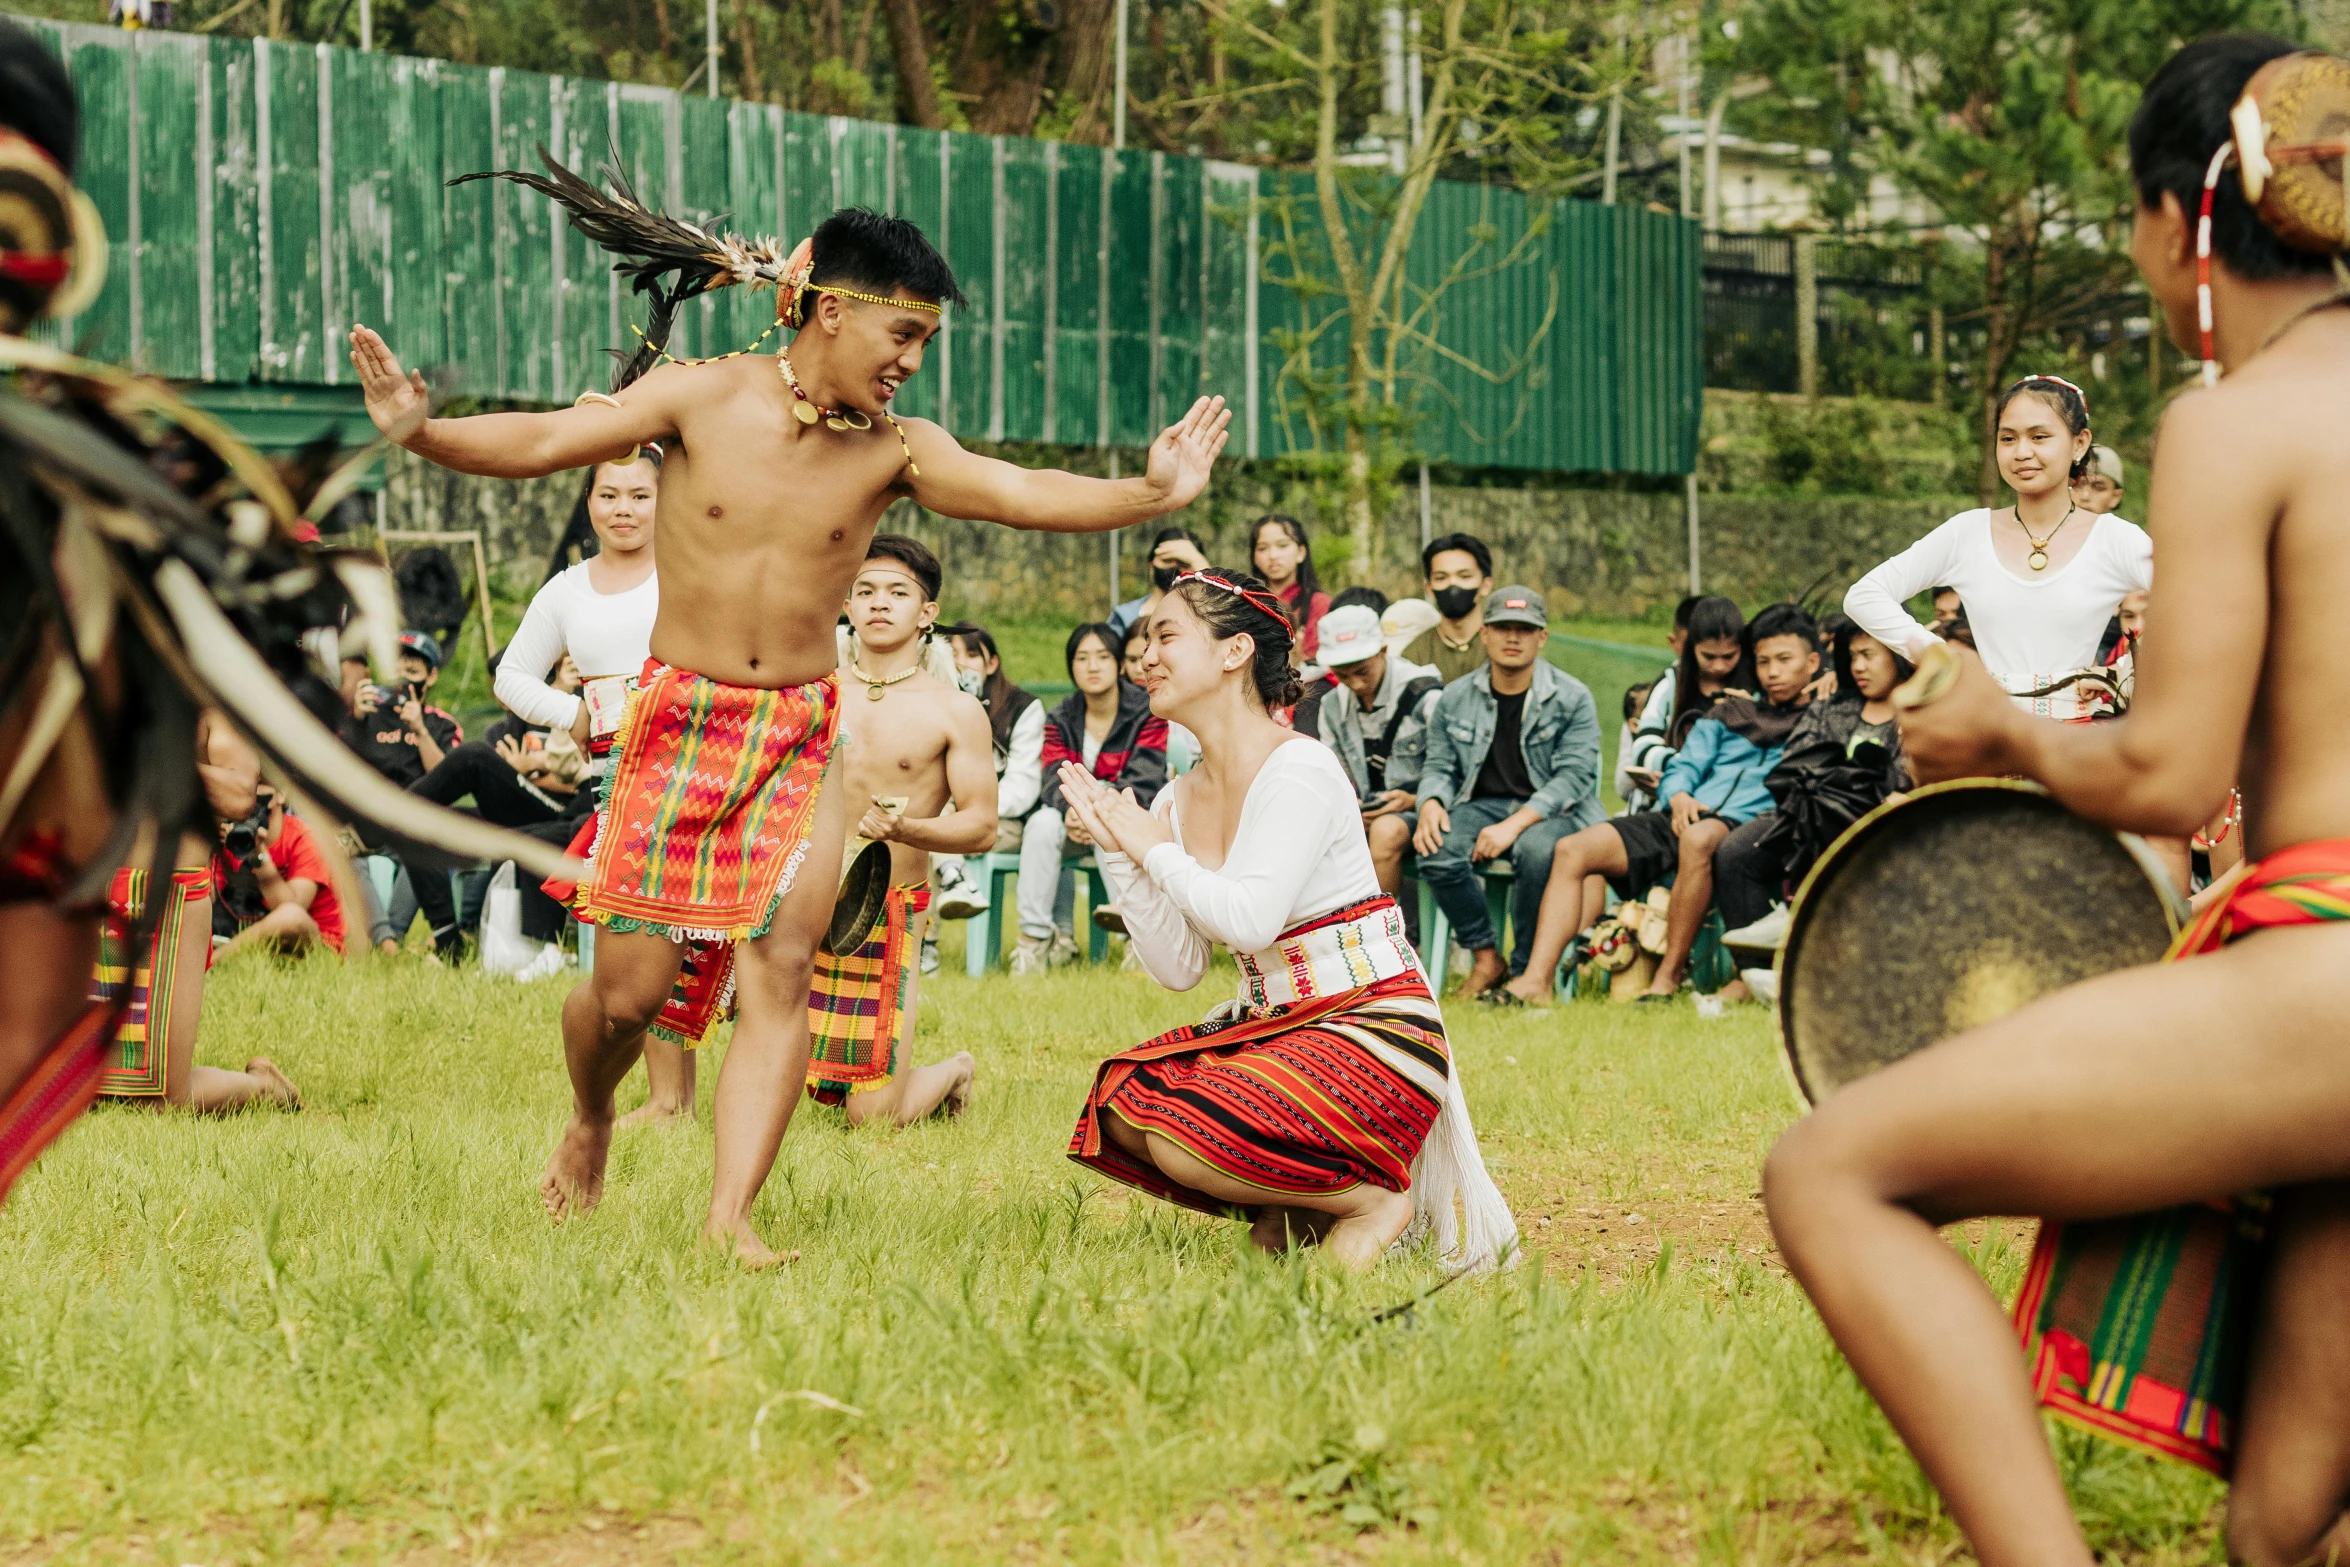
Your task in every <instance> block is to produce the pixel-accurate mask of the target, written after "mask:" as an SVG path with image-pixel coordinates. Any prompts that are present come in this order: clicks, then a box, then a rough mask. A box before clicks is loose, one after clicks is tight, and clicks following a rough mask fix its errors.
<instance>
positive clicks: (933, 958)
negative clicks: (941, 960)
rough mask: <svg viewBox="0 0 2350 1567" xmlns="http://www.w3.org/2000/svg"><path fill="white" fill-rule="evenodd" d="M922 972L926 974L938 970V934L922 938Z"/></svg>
mask: <svg viewBox="0 0 2350 1567" xmlns="http://www.w3.org/2000/svg"><path fill="white" fill-rule="evenodd" d="M922 972H923V973H924V974H926V975H927V974H935V973H937V972H938V938H937V937H936V936H925V937H923V938H922Z"/></svg>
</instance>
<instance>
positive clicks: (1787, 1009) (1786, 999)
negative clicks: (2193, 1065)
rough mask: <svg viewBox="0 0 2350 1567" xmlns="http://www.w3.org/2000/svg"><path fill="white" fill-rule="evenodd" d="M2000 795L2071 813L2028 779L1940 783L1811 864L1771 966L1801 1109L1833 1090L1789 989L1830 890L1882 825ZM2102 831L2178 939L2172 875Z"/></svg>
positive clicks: (2138, 841)
mask: <svg viewBox="0 0 2350 1567" xmlns="http://www.w3.org/2000/svg"><path fill="white" fill-rule="evenodd" d="M1998 793H2005V794H2012V795H2019V796H2024V797H2027V798H2033V799H2039V800H2044V801H2046V802H2048V803H2049V804H2050V805H2052V806H2054V807H2056V808H2057V809H2059V810H2064V809H2066V807H2065V806H2064V804H2063V802H2062V801H2059V800H2058V799H2057V798H2056V796H2055V795H2054V794H2052V793H2051V792H2050V791H2049V790H2047V789H2046V788H2044V787H2042V786H2041V785H2039V784H2037V783H2033V782H2031V781H2030V780H2028V779H2022V778H1952V779H1948V780H1945V781H1944V782H1941V783H1933V784H1923V785H1920V786H1919V787H1917V788H1915V789H1911V790H1909V791H1907V793H1905V794H1904V795H1903V797H1902V798H1901V799H1898V800H1887V801H1886V802H1884V803H1883V804H1881V805H1879V806H1877V807H1876V808H1875V809H1873V810H1871V811H1870V812H1869V813H1868V814H1867V815H1865V816H1863V817H1861V818H1860V819H1859V820H1858V821H1856V822H1854V823H1853V824H1852V825H1851V826H1850V827H1847V828H1845V829H1844V831H1843V832H1841V833H1839V834H1837V836H1836V839H1835V841H1834V842H1833V843H1831V844H1829V845H1828V847H1827V848H1826V849H1825V850H1823V851H1822V852H1821V854H1820V857H1819V858H1818V859H1817V860H1814V861H1813V862H1812V867H1811V869H1810V870H1809V871H1808V872H1806V873H1805V875H1804V878H1803V883H1802V885H1801V886H1799V887H1797V888H1796V891H1795V900H1794V902H1793V903H1792V904H1790V905H1789V906H1788V916H1787V940H1786V942H1785V943H1784V944H1783V945H1782V946H1781V947H1780V948H1779V951H1778V952H1777V954H1776V955H1775V956H1774V957H1773V958H1772V960H1771V971H1772V973H1773V974H1774V975H1775V976H1776V977H1777V978H1778V980H1779V995H1778V1000H1777V1001H1776V1002H1775V1003H1774V1004H1773V1006H1772V1009H1771V1011H1772V1015H1773V1018H1774V1020H1775V1021H1776V1023H1777V1025H1778V1035H1779V1051H1778V1055H1779V1066H1780V1069H1781V1071H1782V1072H1784V1073H1785V1075H1786V1078H1787V1086H1788V1089H1789V1091H1790V1092H1791V1093H1793V1095H1794V1096H1795V1102H1796V1104H1797V1105H1798V1106H1800V1107H1801V1108H1802V1109H1804V1110H1806V1111H1809V1110H1810V1109H1812V1108H1813V1107H1814V1106H1816V1105H1817V1104H1818V1103H1819V1101H1820V1099H1821V1098H1822V1097H1824V1096H1825V1093H1826V1092H1828V1091H1829V1090H1822V1091H1821V1092H1820V1093H1817V1094H1815V1093H1814V1092H1813V1090H1812V1085H1811V1084H1809V1083H1807V1082H1806V1081H1805V1079H1804V1071H1803V1064H1802V1056H1801V1052H1800V1049H1799V1042H1798V1040H1797V1037H1796V1027H1797V1025H1796V1021H1795V1016H1794V1013H1795V1004H1796V1003H1795V995H1796V987H1795V986H1793V985H1791V984H1789V983H1788V978H1789V973H1788V971H1789V969H1790V968H1791V967H1792V966H1793V965H1794V964H1795V963H1796V961H1797V960H1798V958H1799V957H1800V954H1801V951H1802V947H1803V943H1804V938H1805V937H1806V936H1808V935H1809V934H1810V931H1811V927H1812V924H1813V922H1814V920H1815V919H1816V917H1817V915H1818V911H1819V909H1820V907H1821V904H1822V901H1823V898H1824V895H1825V889H1826V888H1827V887H1828V886H1829V885H1831V884H1832V883H1833V882H1834V880H1835V878H1836V877H1837V875H1838V874H1839V873H1840V872H1841V871H1842V870H1843V869H1844V868H1845V867H1847V866H1849V865H1850V864H1851V863H1852V862H1853V860H1854V859H1855V858H1856V856H1857V853H1858V848H1859V846H1860V845H1861V844H1862V843H1864V842H1866V841H1867V840H1868V839H1870V838H1873V837H1874V836H1875V835H1876V834H1877V832H1879V831H1880V830H1882V824H1883V823H1884V822H1886V821H1887V820H1890V819H1892V818H1895V817H1898V816H1900V815H1901V814H1902V813H1903V812H1905V811H1910V810H1913V809H1914V808H1915V807H1917V806H1919V805H1920V804H1930V803H1931V802H1932V801H1934V800H1937V799H1942V798H1947V797H1950V796H1954V795H1979V794H1998ZM2090 825H2092V826H2094V825H2095V824H2093V823H2092V824H2090ZM2097 830H2098V831H2100V832H2109V833H2111V836H2112V837H2113V839H2114V841H2115V842H2117V843H2118V844H2119V845H2120V846H2121V848H2122V850H2123V851H2124V852H2125V853H2126V854H2127V855H2128V857H2129V859H2130V861H2131V862H2132V863H2133V864H2134V865H2135V866H2136V868H2137V870H2138V872H2139V873H2140V875H2141V876H2142V877H2143V878H2144V879H2145V882H2146V885H2147V887H2148V889H2149V890H2150V891H2152V892H2153V893H2154V895H2155V898H2156V901H2157V903H2158V904H2159V906H2160V907H2161V910H2162V918H2163V924H2164V927H2165V929H2166V930H2168V932H2169V933H2170V935H2171V936H2172V937H2173V938H2175V937H2176V936H2177V935H2178V933H2179V930H2180V928H2181V927H2182V926H2183V925H2184V924H2185V923H2186V918H2187V903H2186V900H2185V899H2184V898H2183V897H2181V896H2180V894H2179V891H2178V889H2177V888H2176V887H2174V886H2172V885H2171V879H2170V872H2169V871H2168V870H2167V869H2166V868H2165V867H2164V865H2163V863H2162V861H2161V860H2160V859H2159V858H2158V857H2157V856H2156V855H2155V853H2154V851H2153V850H2152V849H2151V848H2149V847H2148V846H2147V844H2146V840H2145V839H2144V838H2142V837H2140V836H2139V835H2138V834H2136V833H2131V832H2119V831H2114V830H2112V829H2108V828H2098V829H2097Z"/></svg>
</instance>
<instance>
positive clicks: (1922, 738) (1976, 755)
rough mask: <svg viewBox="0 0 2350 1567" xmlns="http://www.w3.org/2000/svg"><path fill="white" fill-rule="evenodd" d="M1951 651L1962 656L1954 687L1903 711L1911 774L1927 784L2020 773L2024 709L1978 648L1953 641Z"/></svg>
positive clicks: (1904, 750)
mask: <svg viewBox="0 0 2350 1567" xmlns="http://www.w3.org/2000/svg"><path fill="white" fill-rule="evenodd" d="M1950 651H1951V652H1952V653H1953V654H1955V655H1956V656H1957V658H1958V676H1957V678H1956V679H1955V680H1953V681H1952V682H1951V684H1950V689H1949V690H1948V691H1946V692H1944V693H1943V694H1942V695H1941V696H1940V697H1938V698H1936V699H1935V700H1934V701H1932V702H1929V703H1928V704H1926V705H1925V706H1924V707H1912V708H1902V709H1900V718H1901V754H1902V758H1903V760H1905V761H1907V762H1908V763H1909V770H1910V775H1911V776H1912V777H1914V778H1915V779H1916V780H1917V781H1918V782H1919V783H1921V784H1927V783H1939V782H1941V781H1942V780H1943V779H1945V778H2001V777H2005V776H2007V775H2008V774H2010V773H2013V772H2016V771H2017V770H2018V755H2019V751H2020V747H2019V746H2018V744H2017V740H2018V735H2017V731H2018V730H2019V729H2020V728H2022V726H2023V725H2024V723H2025V722H2026V718H2025V714H2024V712H2023V710H2022V709H2021V708H2019V707H2017V706H2016V705H2015V702H2014V700H2013V699H2012V698H2010V697H2009V696H2008V694H2007V693H2006V692H2005V691H2003V690H2001V689H2000V688H1999V682H1998V681H1996V680H1993V679H1992V678H1991V674H1990V671H1988V670H1986V669H1985V668H1984V667H1983V660H1982V659H1981V657H1980V656H1978V655H1977V654H1976V652H1975V650H1974V649H1972V648H1968V647H1960V646H1957V645H1956V644H1952V645H1951V647H1950ZM1896 706H1897V707H1898V704H1896Z"/></svg>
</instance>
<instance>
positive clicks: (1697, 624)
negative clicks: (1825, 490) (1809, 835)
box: [1495, 604, 1820, 1006]
mask: <svg viewBox="0 0 2350 1567" xmlns="http://www.w3.org/2000/svg"><path fill="white" fill-rule="evenodd" d="M1704 609H1705V606H1704V605H1702V604H1701V605H1699V606H1698V612H1699V613H1698V614H1695V615H1692V616H1691V617H1690V633H1691V635H1690V646H1691V648H1692V649H1693V650H1694V649H1695V648H1697V647H1699V646H1700V645H1702V644H1701V640H1700V639H1701V638H1702V636H1703V634H1704V631H1705V624H1704V622H1703V621H1702V620H1701V619H1700V618H1699V615H1702V613H1703V612H1704ZM1747 647H1748V650H1749V660H1748V667H1749V668H1751V669H1752V671H1753V678H1754V680H1755V681H1756V682H1757V683H1758V684H1759V685H1760V686H1761V688H1762V695H1761V696H1760V697H1752V696H1747V695H1745V694H1744V693H1743V692H1741V691H1736V690H1732V691H1729V692H1726V693H1725V694H1724V695H1723V696H1722V697H1721V698H1720V699H1719V700H1718V701H1716V702H1715V703H1714V704H1713V706H1712V707H1711V708H1710V709H1709V710H1708V711H1707V713H1706V716H1704V717H1702V718H1700V719H1698V720H1697V722H1696V724H1695V725H1694V726H1693V727H1692V728H1691V729H1690V731H1689V738H1688V740H1687V741H1686V742H1685V743H1684V744H1683V745H1682V746H1681V748H1680V750H1679V751H1678V752H1677V753H1676V754H1675V755H1674V757H1673V759H1672V761H1671V762H1670V763H1668V764H1667V765H1666V767H1665V771H1664V778H1663V781H1662V784H1661V786H1660V788H1659V789H1658V793H1659V795H1660V796H1661V797H1662V798H1663V799H1664V800H1665V801H1666V802H1667V805H1666V808H1665V809H1663V810H1657V811H1636V812H1633V813H1631V814H1628V815H1624V816H1619V817H1617V818H1615V819H1614V820H1613V821H1609V822H1602V823H1600V824H1599V825H1598V826H1596V827H1593V828H1591V829H1589V830H1588V831H1585V832H1579V833H1577V834H1575V835H1574V836H1573V837H1572V838H1568V839H1566V840H1565V841H1564V842H1562V843H1560V844H1559V846H1558V849H1557V851H1556V853H1555V855H1554V857H1553V862H1552V865H1551V868H1550V873H1549V877H1548V882H1549V885H1548V890H1547V891H1546V892H1545V893H1544V895H1543V899H1542V911H1541V915H1540V918H1539V923H1538V926H1537V928H1536V930H1535V933H1534V941H1533V950H1532V953H1531V954H1530V956H1529V958H1528V961H1527V966H1526V969H1525V971H1524V972H1523V973H1521V974H1520V975H1519V976H1518V977H1517V978H1516V979H1515V980H1513V981H1511V983H1510V985H1509V986H1508V994H1509V995H1510V996H1511V997H1513V998H1514V999H1515V1000H1516V1001H1519V1002H1531V1003H1533V1004H1535V1005H1537V1006H1540V1005H1547V1004H1548V1002H1549V1000H1550V992H1551V976H1552V975H1553V974H1554V973H1555V972H1556V971H1557V969H1558V965H1559V960H1560V959H1561V958H1562V957H1564V956H1565V955H1566V950H1567V943H1568V942H1570V941H1572V940H1573V939H1574V938H1575V937H1576V936H1577V935H1579V934H1581V933H1582V931H1583V930H1585V929H1586V928H1587V927H1589V925H1590V924H1591V923H1592V921H1594V920H1596V919H1597V918H1598V917H1599V914H1600V909H1599V908H1597V907H1594V906H1593V904H1594V900H1593V899H1592V898H1591V896H1590V888H1589V887H1588V886H1587V885H1586V880H1585V879H1586V878H1587V877H1589V876H1591V875H1592V874H1594V873H1596V874H1598V875H1601V876H1604V877H1606V878H1607V880H1608V882H1609V884H1610V885H1612V886H1613V887H1614V888H1615V890H1616V895H1617V896H1618V897H1622V898H1637V897H1641V896H1643V895H1644V894H1646V893H1647V892H1648V890H1649V889H1650V888H1652V887H1655V886H1657V885H1659V884H1661V883H1667V882H1669V883H1671V884H1672V888H1673V899H1672V906H1671V908H1670V909H1669V910H1668V911H1667V915H1666V935H1665V950H1664V955H1663V957H1662V958H1661V959H1660V960H1659V961H1658V963H1657V968H1656V977H1655V979H1654V980H1653V981H1652V982H1651V983H1650V986H1649V992H1648V994H1647V995H1646V996H1644V997H1642V998H1641V999H1642V1000H1644V1001H1648V1000H1656V1001H1663V1000H1669V999H1671V997H1672V995H1673V993H1674V992H1675V991H1677V990H1679V989H1680V988H1681V980H1682V976H1683V975H1684V974H1685V973H1686V972H1687V970H1688V967H1689V953H1690V950H1691V949H1692V948H1693V947H1695V946H1696V945H1697V932H1698V928H1699V927H1700V926H1701V925H1703V924H1704V923H1705V915H1706V910H1707V909H1708V908H1709V907H1710V906H1711V905H1712V903H1713V857H1714V850H1715V849H1717V848H1719V847H1721V843H1722V840H1723V839H1724V838H1726V837H1728V836H1729V833H1730V829H1731V828H1733V827H1736V826H1738V825H1739V824H1740V823H1742V822H1747V821H1751V820H1752V819H1753V818H1754V817H1756V816H1759V815H1760V814H1762V813H1763V812H1764V811H1767V810H1769V809H1771V807H1772V805H1773V803H1774V802H1773V801H1772V799H1771V794H1770V790H1769V789H1768V788H1766V787H1765V786H1764V782H1763V780H1764V779H1765V778H1767V777H1768V776H1769V775H1770V771H1771V769H1772V768H1774V767H1776V766H1777V765H1778V764H1779V757H1780V755H1781V754H1782V753H1783V752H1784V750H1785V748H1786V744H1787V737H1788V736H1789V735H1790V734H1791V733H1793V731H1794V729H1795V724H1796V721H1797V720H1798V719H1799V718H1800V717H1802V708H1803V703H1804V699H1805V689H1804V688H1805V687H1807V686H1808V685H1810V684H1811V681H1812V677H1813V676H1815V675H1817V674H1818V673H1819V669H1820V653H1819V642H1818V639H1817V631H1816V628H1815V627H1814V626H1813V625H1812V620H1811V617H1810V616H1809V615H1806V614H1805V613H1804V612H1803V611H1802V610H1801V609H1799V608H1797V607H1796V606H1795V605H1793V604H1773V605H1772V606H1771V607H1770V608H1768V609H1766V610H1764V611H1763V612H1762V613H1761V614H1760V615H1757V616H1756V617H1755V619H1754V624H1753V625H1751V626H1749V627H1748V628H1747ZM1495 999H1496V1000H1497V1001H1498V1000H1500V999H1501V998H1500V997H1498V996H1497V997H1496V998H1495Z"/></svg>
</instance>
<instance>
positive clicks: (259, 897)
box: [212, 783, 343, 957]
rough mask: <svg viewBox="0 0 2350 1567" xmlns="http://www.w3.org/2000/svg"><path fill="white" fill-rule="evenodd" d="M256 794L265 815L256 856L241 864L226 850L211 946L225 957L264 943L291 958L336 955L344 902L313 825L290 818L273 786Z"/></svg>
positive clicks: (340, 944)
mask: <svg viewBox="0 0 2350 1567" xmlns="http://www.w3.org/2000/svg"><path fill="white" fill-rule="evenodd" d="M256 797H257V800H258V803H259V804H260V806H261V809H262V810H263V811H264V812H265V813H266V814H265V815H264V817H263V819H262V824H261V833H260V839H259V842H258V843H257V844H256V845H255V846H254V849H253V852H252V853H251V854H250V855H248V856H246V857H244V858H243V859H242V860H240V859H238V858H237V857H236V856H235V855H234V854H233V853H231V852H230V851H229V850H228V849H226V848H225V847H224V848H223V849H222V850H221V852H220V853H219V855H218V856H217V860H218V864H217V865H216V867H215V869H216V872H217V874H218V877H219V881H220V888H221V892H220V898H219V900H218V901H217V902H215V903H214V904H213V906H212V910H213V915H212V933H213V938H214V939H213V945H214V946H215V947H216V948H218V949H219V955H220V956H223V957H225V956H227V955H228V954H230V953H233V952H243V951H246V950H248V949H250V948H254V947H264V946H266V947H272V948H275V949H276V950H277V951H279V952H289V953H294V952H305V951H308V950H310V949H311V948H313V947H325V948H327V949H328V950H329V951H331V952H334V953H336V954H337V955H338V956H339V955H340V954H341V952H342V950H343V903H342V900H341V899H340V898H338V897H336V896H335V887H334V880H333V876H332V873H331V872H330V871H329V869H328V867H327V859H326V855H325V854H324V853H323V852H321V850H320V849H319V847H318V842H317V840H316V839H315V838H314V837H313V836H312V835H311V832H310V828H309V826H308V824H306V823H305V822H303V821H302V820H301V819H300V818H299V817H295V816H289V815H287V814H286V802H285V800H284V799H283V798H282V797H281V796H280V795H279V794H278V792H277V790H276V789H274V788H272V787H271V786H270V785H268V784H266V783H264V784H263V785H261V787H260V788H259V789H258V790H257V791H256Z"/></svg>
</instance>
